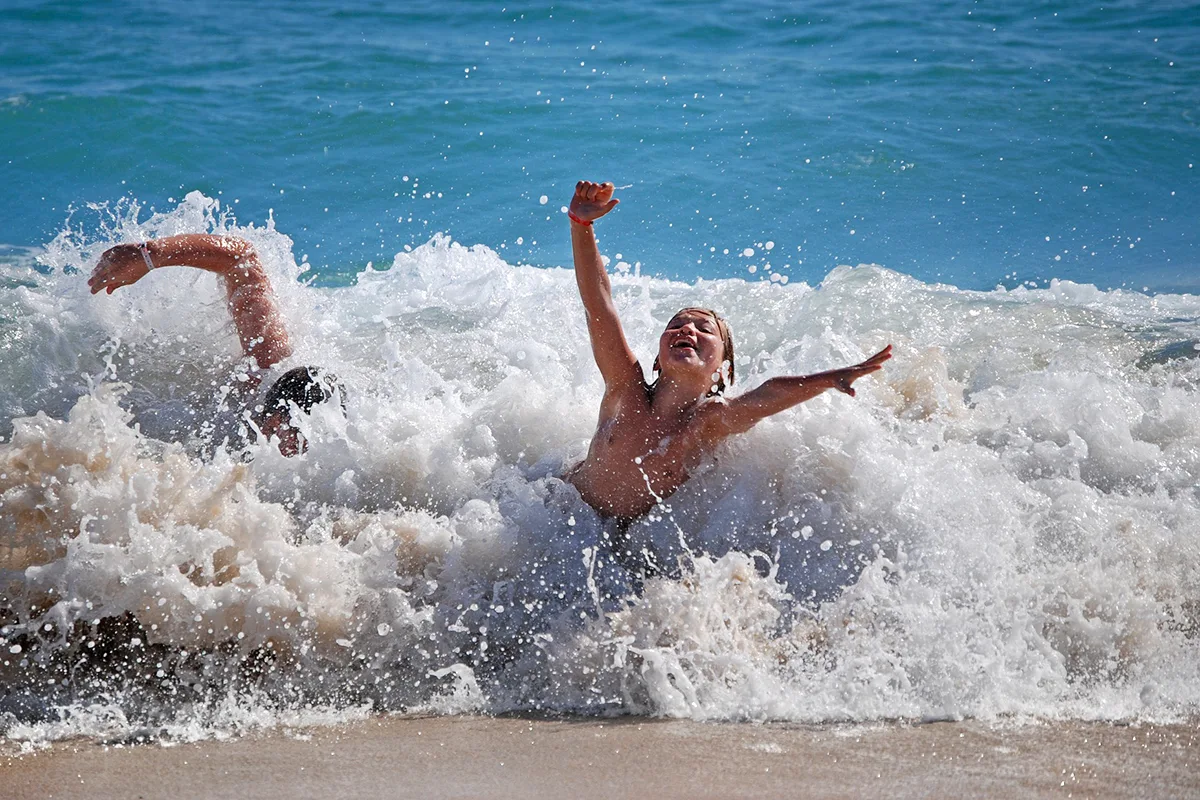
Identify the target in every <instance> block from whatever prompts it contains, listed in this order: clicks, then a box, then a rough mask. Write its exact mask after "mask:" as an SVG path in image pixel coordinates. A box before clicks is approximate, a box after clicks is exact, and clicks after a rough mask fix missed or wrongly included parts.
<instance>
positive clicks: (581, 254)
mask: <svg viewBox="0 0 1200 800" xmlns="http://www.w3.org/2000/svg"><path fill="white" fill-rule="evenodd" d="M612 194H613V185H612V184H611V183H592V182H591V181H580V182H579V183H577V184H576V185H575V196H574V197H572V198H571V207H570V216H571V250H572V252H573V253H574V256H575V282H576V283H577V284H578V286H579V296H580V297H581V298H582V299H583V310H584V313H585V314H586V315H587V326H588V335H589V336H590V337H591V340H592V356H593V357H594V358H595V359H596V366H598V367H599V368H600V374H601V376H603V378H604V385H605V387H606V388H607V389H610V390H611V389H613V388H616V387H620V386H626V385H630V384H636V383H638V382H640V381H641V380H643V376H642V370H641V367H639V366H638V361H637V356H635V355H634V354H633V350H632V349H630V347H629V342H628V341H627V340H626V339H625V331H624V330H623V329H622V328H621V320H620V318H619V317H618V316H617V309H616V306H615V305H613V299H612V285H611V284H610V283H609V280H608V273H607V272H606V271H605V269H604V262H603V261H601V260H600V250H599V249H598V248H597V246H596V236H595V234H594V233H593V232H592V226H591V222H592V221H593V220H597V219H599V218H600V217H602V216H604V215H605V214H607V213H608V212H609V211H611V210H612V209H613V207H614V206H616V205H617V203H618V202H620V201H618V200H617V199H616V198H615V197H613V196H612Z"/></svg>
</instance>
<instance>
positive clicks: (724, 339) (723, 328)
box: [654, 306, 733, 396]
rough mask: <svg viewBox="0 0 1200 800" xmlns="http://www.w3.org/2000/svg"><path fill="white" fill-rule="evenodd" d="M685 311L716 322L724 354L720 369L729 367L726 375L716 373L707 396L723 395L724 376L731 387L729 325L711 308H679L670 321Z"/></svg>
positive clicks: (731, 367) (731, 353) (731, 357)
mask: <svg viewBox="0 0 1200 800" xmlns="http://www.w3.org/2000/svg"><path fill="white" fill-rule="evenodd" d="M686 311H699V312H700V313H702V314H708V315H709V316H710V317H712V318H713V319H714V320H716V323H717V332H718V333H720V334H721V343H722V344H723V345H724V346H725V352H724V354H722V356H721V361H722V362H723V363H722V367H724V365H725V364H728V365H729V367H728V373H726V370H725V369H722V370H720V371H719V372H718V373H717V388H716V389H715V390H712V391H710V392H709V395H710V396H711V395H714V394H723V393H724V392H725V388H726V384H725V376H726V374H728V375H729V386H732V385H733V334H732V333H731V332H730V330H729V323H728V322H726V321H725V318H724V317H722V316H721V315H720V314H718V313H717V312H716V311H713V310H712V309H711V308H704V307H703V306H688V307H687V308H681V309H679V310H678V311H676V312H675V313H674V314H672V315H671V319H672V320H673V319H675V317H678V316H679V315H680V314H683V313H684V312H686ZM670 324H671V323H670V322H667V325H670ZM654 363H655V364H656V365H657V364H658V361H657V360H655V362H654ZM655 369H658V367H657V366H655Z"/></svg>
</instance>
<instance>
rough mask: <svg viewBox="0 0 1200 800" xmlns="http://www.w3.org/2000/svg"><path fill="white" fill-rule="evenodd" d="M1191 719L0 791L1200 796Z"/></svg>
mask: <svg viewBox="0 0 1200 800" xmlns="http://www.w3.org/2000/svg"><path fill="white" fill-rule="evenodd" d="M1198 739H1200V726H1197V725H1169V726H1151V725H1138V726H1120V725H1108V724H1091V723H1045V724H1022V725H1011V726H1003V725H1002V726H994V725H986V724H982V723H977V722H947V723H932V724H927V725H903V724H881V725H872V726H822V727H805V726H794V725H750V724H702V723H695V722H683V721H658V720H644V719H643V720H609V721H598V720H590V719H589V720H541V719H524V718H516V717H506V718H490V717H436V718H411V717H408V718H399V717H377V718H372V719H370V720H367V721H363V722H356V723H350V724H346V725H341V726H337V727H328V728H309V729H303V730H285V731H278V732H273V733H270V734H263V735H258V736H251V737H247V738H242V739H238V740H235V741H227V742H200V743H195V744H179V745H174V746H164V745H161V744H149V745H114V744H98V743H95V742H91V741H86V742H85V741H77V742H68V743H59V744H56V745H54V746H52V747H50V748H47V749H44V750H39V751H36V752H33V753H28V754H24V755H13V754H12V750H11V743H7V744H6V745H5V749H6V751H7V752H6V753H5V754H4V755H0V797H3V798H43V797H47V798H48V797H53V798H146V799H147V800H149V799H150V798H170V799H171V800H181V798H209V797H211V798H228V797H252V798H256V800H257V799H258V798H261V799H262V800H275V798H280V799H281V800H300V798H320V799H321V800H331V799H332V798H339V797H356V798H377V797H378V798H384V797H387V798H393V797H421V798H448V797H530V796H533V797H635V796H637V797H645V796H649V797H651V798H653V799H654V800H665V799H666V798H677V797H678V798H685V797H784V796H793V797H800V796H803V797H864V796H865V797H879V796H885V795H886V796H888V797H889V798H897V797H931V796H933V797H937V796H954V797H1014V796H1019V797H1153V798H1171V797H1179V798H1183V797H1197V796H1200V769H1197V766H1198V764H1200V741H1198Z"/></svg>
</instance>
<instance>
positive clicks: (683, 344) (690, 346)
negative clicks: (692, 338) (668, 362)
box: [671, 341, 696, 353]
mask: <svg viewBox="0 0 1200 800" xmlns="http://www.w3.org/2000/svg"><path fill="white" fill-rule="evenodd" d="M684 347H686V348H688V349H689V350H691V351H692V352H693V353H694V352H696V345H694V344H692V343H691V342H687V341H683V342H676V343H675V344H673V345H671V349H672V350H678V349H680V348H684Z"/></svg>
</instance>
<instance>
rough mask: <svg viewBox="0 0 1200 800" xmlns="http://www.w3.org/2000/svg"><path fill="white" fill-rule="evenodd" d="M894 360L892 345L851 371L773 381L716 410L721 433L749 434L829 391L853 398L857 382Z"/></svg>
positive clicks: (855, 366)
mask: <svg viewBox="0 0 1200 800" xmlns="http://www.w3.org/2000/svg"><path fill="white" fill-rule="evenodd" d="M891 357H892V346H891V345H890V344H889V345H888V346H887V347H885V348H883V349H882V350H880V351H879V352H878V353H876V354H875V355H873V356H871V357H870V358H868V359H867V360H866V361H864V362H862V363H861V364H855V365H854V366H852V367H843V368H842V369H831V370H829V371H828V372H818V373H816V374H815V375H803V376H796V377H786V378H771V379H770V380H768V381H766V382H765V383H763V385H762V386H759V387H758V388H757V389H753V390H751V391H749V392H746V393H745V394H743V395H741V396H739V397H734V398H732V399H730V400H729V401H728V402H727V403H725V404H723V405H721V406H716V407H714V411H715V414H716V415H717V420H718V426H717V427H718V428H719V433H720V434H722V435H728V434H732V433H743V432H745V431H748V430H750V428H752V427H754V425H755V423H757V422H758V421H759V420H762V419H764V418H766V417H769V416H771V415H772V414H778V413H779V412H780V411H784V410H786V409H789V408H791V407H792V406H794V405H798V404H800V403H803V402H804V401H805V400H809V399H812V398H813V397H816V396H817V395H819V394H821V393H822V392H824V391H825V390H827V389H837V390H838V391H839V392H845V393H846V394H848V395H850V396H851V397H853V396H854V382H855V381H856V380H858V379H859V378H861V377H863V376H864V375H870V374H871V373H872V372H875V371H877V370H880V369H882V368H883V362H885V361H887V360H888V359H889V358H891Z"/></svg>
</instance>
